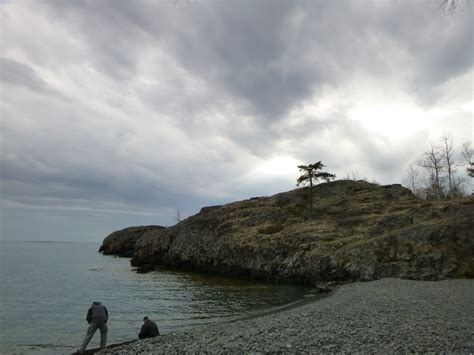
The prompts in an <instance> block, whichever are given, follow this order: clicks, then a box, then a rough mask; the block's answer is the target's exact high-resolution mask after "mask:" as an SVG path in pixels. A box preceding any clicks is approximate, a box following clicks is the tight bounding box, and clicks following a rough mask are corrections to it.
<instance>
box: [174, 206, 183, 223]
mask: <svg viewBox="0 0 474 355" xmlns="http://www.w3.org/2000/svg"><path fill="white" fill-rule="evenodd" d="M174 220H175V221H176V223H179V222H181V221H182V220H183V214H182V212H181V210H180V209H179V208H176V209H175V215H174Z"/></svg>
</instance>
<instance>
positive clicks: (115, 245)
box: [99, 226, 164, 258]
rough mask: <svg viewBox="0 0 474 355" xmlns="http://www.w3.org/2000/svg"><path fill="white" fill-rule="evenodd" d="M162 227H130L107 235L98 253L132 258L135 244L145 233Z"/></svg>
mask: <svg viewBox="0 0 474 355" xmlns="http://www.w3.org/2000/svg"><path fill="white" fill-rule="evenodd" d="M162 228H164V227H162V226H143V227H130V228H125V229H122V230H119V231H115V232H113V233H112V234H110V235H108V236H107V237H106V238H105V239H104V241H103V242H102V245H101V246H100V248H99V252H101V253H104V254H110V255H117V256H122V257H130V258H131V257H132V256H133V250H134V246H135V242H136V241H137V240H138V239H139V238H141V237H143V236H144V235H145V234H146V233H148V232H151V231H154V230H159V229H162Z"/></svg>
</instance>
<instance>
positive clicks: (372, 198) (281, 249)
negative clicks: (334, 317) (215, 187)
mask: <svg viewBox="0 0 474 355" xmlns="http://www.w3.org/2000/svg"><path fill="white" fill-rule="evenodd" d="M309 196H310V194H309V191H308V188H302V189H295V190H292V191H288V192H284V193H280V194H277V195H274V196H271V197H258V198H251V199H249V200H245V201H239V202H234V203H230V204H226V205H222V206H212V207H205V208H202V209H201V211H200V212H199V213H198V214H196V215H194V216H191V217H189V218H187V219H185V220H183V221H181V222H179V223H178V224H176V225H174V226H171V227H167V228H163V227H161V226H146V227H131V228H127V229H124V230H121V231H117V232H114V233H112V234H111V235H109V236H108V237H107V238H105V240H104V242H103V244H102V246H101V247H100V251H101V252H103V253H104V254H114V255H120V256H128V257H131V258H132V259H131V263H132V265H133V266H136V267H137V268H138V271H143V272H145V271H150V270H153V269H154V268H159V267H166V268H176V269H181V270H189V269H192V270H195V271H202V272H209V273H219V274H225V275H235V276H244V277H249V278H255V279H267V280H274V281H280V282H297V283H305V284H320V283H321V282H328V281H336V282H352V281H368V280H375V279H380V278H384V277H396V278H405V279H416V280H440V279H446V278H473V277H474V232H473V230H474V198H472V197H467V198H462V199H456V200H442V201H425V200H421V199H419V198H417V197H415V196H414V195H413V194H412V193H411V192H410V191H409V190H408V189H406V188H404V187H402V186H401V185H387V186H380V185H377V184H372V183H368V182H365V181H348V180H340V181H335V182H331V183H326V184H320V185H317V186H315V187H314V194H313V205H314V208H313V211H311V210H310V207H309V206H310V204H309Z"/></svg>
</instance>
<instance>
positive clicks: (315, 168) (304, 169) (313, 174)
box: [296, 161, 336, 212]
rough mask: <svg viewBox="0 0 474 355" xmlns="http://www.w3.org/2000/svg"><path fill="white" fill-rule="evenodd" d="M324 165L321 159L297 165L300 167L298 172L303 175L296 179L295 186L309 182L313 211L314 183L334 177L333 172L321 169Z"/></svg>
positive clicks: (327, 180)
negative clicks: (312, 162)
mask: <svg viewBox="0 0 474 355" xmlns="http://www.w3.org/2000/svg"><path fill="white" fill-rule="evenodd" d="M324 167H325V166H324V165H323V163H321V161H318V162H317V163H314V164H309V165H298V169H300V172H301V173H302V174H303V175H301V176H300V177H299V178H298V180H297V181H296V182H297V184H296V186H300V185H303V186H305V185H306V184H307V183H309V193H310V208H311V212H313V185H316V184H317V183H318V182H319V181H321V180H324V181H326V182H329V181H331V180H332V179H334V178H335V177H336V175H335V174H330V173H328V172H325V171H321V170H322V169H323V168H324Z"/></svg>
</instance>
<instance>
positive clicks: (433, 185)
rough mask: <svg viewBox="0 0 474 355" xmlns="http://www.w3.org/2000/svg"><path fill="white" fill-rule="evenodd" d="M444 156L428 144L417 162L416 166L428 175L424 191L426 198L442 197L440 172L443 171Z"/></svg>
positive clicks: (432, 145)
mask: <svg viewBox="0 0 474 355" xmlns="http://www.w3.org/2000/svg"><path fill="white" fill-rule="evenodd" d="M443 163H444V155H443V152H442V151H441V149H440V148H439V147H437V146H435V145H434V144H433V143H430V145H429V147H428V149H427V150H426V151H425V152H424V153H423V155H422V156H421V158H420V159H419V160H418V165H419V166H421V167H423V168H424V169H425V170H426V172H427V173H428V180H427V182H426V186H425V191H426V195H427V197H434V198H437V199H440V198H441V197H443V195H444V189H443V181H442V172H443V171H444V169H445V166H444V164H443Z"/></svg>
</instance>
